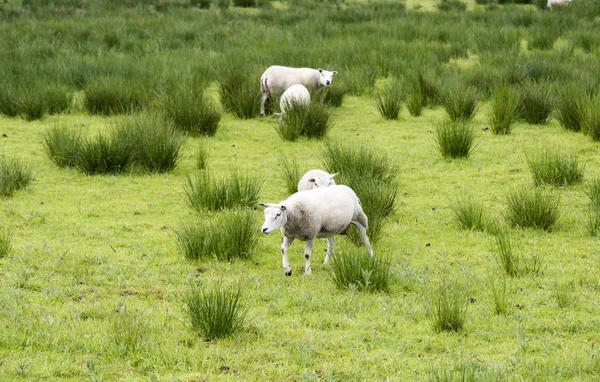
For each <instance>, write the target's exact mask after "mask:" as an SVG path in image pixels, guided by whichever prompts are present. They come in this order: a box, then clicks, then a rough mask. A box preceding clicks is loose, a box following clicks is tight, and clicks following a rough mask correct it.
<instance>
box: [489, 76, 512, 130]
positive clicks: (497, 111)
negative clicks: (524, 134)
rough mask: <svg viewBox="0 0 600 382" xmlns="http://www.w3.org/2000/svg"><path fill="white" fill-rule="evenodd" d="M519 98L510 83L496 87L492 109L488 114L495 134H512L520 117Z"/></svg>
mask: <svg viewBox="0 0 600 382" xmlns="http://www.w3.org/2000/svg"><path fill="white" fill-rule="evenodd" d="M517 105H518V98H517V94H516V93H515V91H514V90H513V89H512V87H510V86H508V85H504V86H500V87H498V88H497V89H494V91H493V92H492V96H491V110H490V113H489V115H488V123H489V124H490V130H492V132H493V133H494V134H499V135H506V134H510V133H511V131H512V130H513V128H514V124H515V123H516V121H517V117H518V106H517Z"/></svg>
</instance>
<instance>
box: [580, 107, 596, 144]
mask: <svg viewBox="0 0 600 382" xmlns="http://www.w3.org/2000/svg"><path fill="white" fill-rule="evenodd" d="M585 104H586V106H585V107H584V110H585V112H584V113H583V114H584V117H583V123H582V131H583V132H584V133H585V134H588V135H589V136H590V137H592V139H593V140H594V141H600V96H595V97H590V98H588V99H587V101H586V102H585Z"/></svg>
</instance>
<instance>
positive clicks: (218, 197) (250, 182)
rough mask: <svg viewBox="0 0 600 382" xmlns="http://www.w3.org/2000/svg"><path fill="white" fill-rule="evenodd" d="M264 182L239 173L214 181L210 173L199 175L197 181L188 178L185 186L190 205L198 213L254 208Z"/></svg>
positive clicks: (235, 172)
mask: <svg viewBox="0 0 600 382" xmlns="http://www.w3.org/2000/svg"><path fill="white" fill-rule="evenodd" d="M261 187H262V182H260V181H259V180H258V179H257V178H255V177H252V176H249V175H246V176H244V175H240V174H239V173H238V172H237V171H234V172H232V173H231V175H230V177H229V178H226V179H213V178H212V176H211V175H210V172H209V171H205V172H203V173H202V174H197V176H196V178H195V179H192V177H190V176H188V177H187V182H186V184H185V186H184V191H185V196H186V200H187V202H188V204H189V205H190V206H191V207H192V208H193V209H195V210H196V211H198V212H201V211H218V210H222V209H226V208H235V207H254V206H255V205H256V203H257V202H258V196H259V194H260V189H261Z"/></svg>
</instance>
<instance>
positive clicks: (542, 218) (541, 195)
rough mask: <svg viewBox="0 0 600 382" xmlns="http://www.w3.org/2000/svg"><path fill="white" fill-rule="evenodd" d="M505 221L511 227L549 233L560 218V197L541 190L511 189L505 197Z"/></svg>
mask: <svg viewBox="0 0 600 382" xmlns="http://www.w3.org/2000/svg"><path fill="white" fill-rule="evenodd" d="M507 207H508V209H507V211H506V213H505V218H506V220H507V221H508V222H509V223H510V224H511V225H513V226H519V227H533V228H539V229H543V230H546V231H550V230H551V229H552V226H553V225H554V224H555V223H556V222H557V220H558V219H559V218H560V215H561V210H560V196H559V195H557V194H553V193H552V192H550V191H546V190H543V189H541V188H534V189H533V190H530V189H527V188H521V189H513V190H511V191H510V192H509V193H508V195H507Z"/></svg>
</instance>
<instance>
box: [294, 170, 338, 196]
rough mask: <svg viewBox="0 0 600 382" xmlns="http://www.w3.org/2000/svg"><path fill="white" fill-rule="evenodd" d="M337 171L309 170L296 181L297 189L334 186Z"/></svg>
mask: <svg viewBox="0 0 600 382" xmlns="http://www.w3.org/2000/svg"><path fill="white" fill-rule="evenodd" d="M338 174H339V172H336V173H335V174H329V173H328V172H326V171H323V170H310V171H308V172H307V173H306V174H304V175H303V176H302V178H301V179H300V182H298V191H307V190H312V189H313V188H319V187H329V186H335V180H333V178H335V177H336V176H337V175H338Z"/></svg>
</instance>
